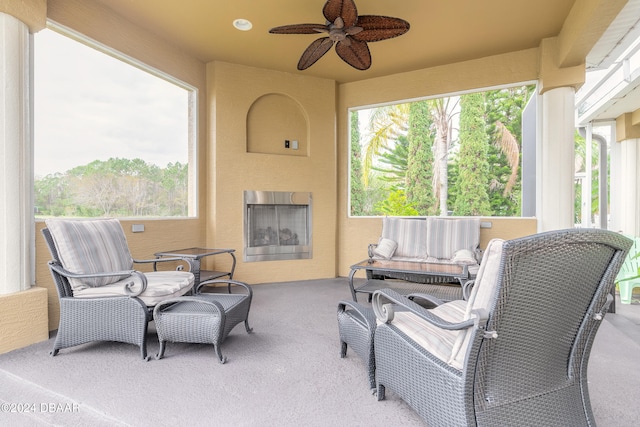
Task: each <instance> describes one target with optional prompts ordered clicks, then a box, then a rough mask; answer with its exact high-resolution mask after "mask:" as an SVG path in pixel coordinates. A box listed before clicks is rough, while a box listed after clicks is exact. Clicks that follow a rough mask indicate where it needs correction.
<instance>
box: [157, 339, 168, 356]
mask: <svg viewBox="0 0 640 427" xmlns="http://www.w3.org/2000/svg"><path fill="white" fill-rule="evenodd" d="M166 345H167V342H166V341H162V340H160V349H159V350H158V354H156V360H160V359H162V358H163V357H164V349H165V347H166Z"/></svg>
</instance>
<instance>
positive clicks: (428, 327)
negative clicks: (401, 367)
mask: <svg viewBox="0 0 640 427" xmlns="http://www.w3.org/2000/svg"><path fill="white" fill-rule="evenodd" d="M466 305H467V302H466V301H464V300H454V301H451V302H447V303H444V304H441V305H439V306H438V307H436V308H433V309H431V310H429V311H431V312H432V313H433V314H435V315H437V316H438V317H441V318H442V319H444V320H446V321H449V322H460V321H462V318H463V317H464V313H465V309H466ZM392 324H393V326H395V327H396V328H398V329H400V330H401V331H402V332H403V333H404V334H406V335H407V336H408V337H409V338H411V339H412V340H413V341H415V342H416V343H417V344H419V345H420V346H421V347H422V348H424V349H425V350H427V351H428V352H429V353H431V354H433V355H434V356H436V357H437V358H438V359H440V360H442V361H443V362H445V363H449V362H450V360H451V354H452V351H453V347H454V345H455V343H456V340H457V338H458V335H459V334H460V331H450V330H446V329H440V328H438V327H437V326H434V325H433V324H431V323H429V322H427V321H426V320H423V319H421V318H420V317H418V316H417V315H415V314H413V313H411V312H408V311H397V312H395V313H394V316H393V321H392Z"/></svg>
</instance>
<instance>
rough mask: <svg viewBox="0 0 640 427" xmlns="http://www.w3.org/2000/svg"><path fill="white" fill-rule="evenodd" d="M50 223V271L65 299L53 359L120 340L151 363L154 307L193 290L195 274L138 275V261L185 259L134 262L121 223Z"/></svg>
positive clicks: (47, 230) (46, 230)
mask: <svg viewBox="0 0 640 427" xmlns="http://www.w3.org/2000/svg"><path fill="white" fill-rule="evenodd" d="M46 224H47V228H44V229H43V230H42V233H43V235H44V237H45V240H46V242H47V245H48V246H49V251H50V252H51V256H52V257H53V260H52V261H49V269H50V270H51V275H52V276H53V279H54V282H55V284H56V288H57V290H58V297H59V301H60V323H59V326H58V333H57V335H56V339H55V342H54V344H53V350H52V351H51V355H52V356H55V355H57V354H58V351H59V350H60V349H63V348H68V347H73V346H76V345H79V344H84V343H88V342H92V341H118V342H124V343H130V344H135V345H137V346H139V347H140V353H141V355H142V358H143V359H145V360H148V357H147V345H146V335H147V326H148V322H149V320H151V317H152V313H153V307H154V306H155V305H156V304H158V303H160V302H162V301H164V300H166V299H169V298H174V297H177V296H180V295H184V294H185V293H187V292H188V291H190V290H191V288H192V287H193V281H194V276H193V274H192V273H190V272H187V271H153V272H148V273H141V272H139V271H135V270H134V269H133V265H134V263H160V262H167V261H177V260H180V259H179V258H162V259H153V260H134V259H133V258H132V257H131V254H130V253H129V248H128V245H127V240H126V237H125V234H124V231H123V230H122V227H121V225H120V222H119V221H118V220H116V219H98V220H61V219H50V220H47V221H46ZM154 266H155V264H154ZM154 268H155V267H154Z"/></svg>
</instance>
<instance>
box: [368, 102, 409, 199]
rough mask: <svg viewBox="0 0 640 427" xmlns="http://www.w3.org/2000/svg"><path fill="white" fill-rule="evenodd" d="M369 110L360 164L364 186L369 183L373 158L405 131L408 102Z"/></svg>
mask: <svg viewBox="0 0 640 427" xmlns="http://www.w3.org/2000/svg"><path fill="white" fill-rule="evenodd" d="M371 111H372V112H371V115H370V116H369V124H368V129H369V133H370V135H369V137H368V139H367V141H366V143H365V146H364V149H365V156H364V161H363V165H362V169H363V176H364V184H365V186H368V185H369V182H368V178H369V172H370V171H371V169H372V168H373V162H374V158H375V157H376V156H377V155H378V154H379V153H380V152H381V151H382V150H383V149H384V148H388V147H389V144H390V143H392V142H393V141H396V140H397V139H398V137H399V136H401V135H404V134H405V133H406V131H407V118H408V117H409V104H395V105H387V106H384V107H379V108H375V109H373V110H371Z"/></svg>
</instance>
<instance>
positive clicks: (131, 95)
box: [34, 30, 188, 176]
mask: <svg viewBox="0 0 640 427" xmlns="http://www.w3.org/2000/svg"><path fill="white" fill-rule="evenodd" d="M34 65H35V66H34V69H35V74H34V93H35V111H34V114H35V120H34V133H35V135H34V137H35V175H36V176H44V175H47V174H50V173H54V172H65V171H67V170H69V169H71V168H73V167H75V166H80V165H85V164H87V163H90V162H91V161H93V160H107V159H109V158H110V157H121V158H141V159H143V160H145V161H146V162H148V163H153V164H156V165H158V166H161V167H164V166H166V165H167V164H168V163H175V162H176V161H179V162H181V163H186V162H187V161H188V141H187V135H188V129H187V126H188V92H187V91H186V90H185V89H182V88H180V87H178V86H176V85H174V84H172V83H169V82H166V81H164V80H162V79H160V78H157V77H155V76H152V75H151V74H148V73H146V72H144V71H141V70H139V69H137V68H135V67H132V66H130V65H128V64H125V63H124V62H121V61H119V60H117V59H114V58H112V57H110V56H108V55H105V54H103V53H101V52H98V51H96V50H94V49H92V48H90V47H88V46H85V45H83V44H81V43H78V42H76V41H74V40H72V39H69V38H67V37H65V36H62V35H60V34H58V33H56V32H54V31H51V30H44V31H42V32H40V33H38V34H37V35H36V42H35V64H34Z"/></svg>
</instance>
